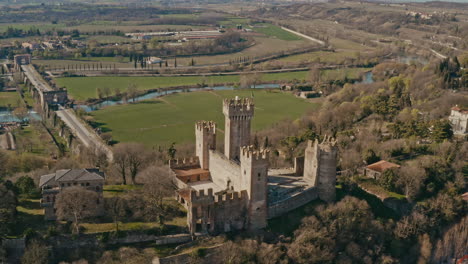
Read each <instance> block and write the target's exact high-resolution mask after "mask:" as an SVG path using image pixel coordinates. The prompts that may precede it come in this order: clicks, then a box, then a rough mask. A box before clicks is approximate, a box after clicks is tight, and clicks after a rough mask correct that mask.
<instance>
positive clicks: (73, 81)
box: [55, 71, 307, 100]
mask: <svg viewBox="0 0 468 264" xmlns="http://www.w3.org/2000/svg"><path fill="white" fill-rule="evenodd" d="M306 76H307V72H305V71H302V72H287V73H269V74H263V75H262V79H263V81H265V82H271V81H278V80H284V81H292V80H294V79H297V80H302V79H304V78H305V77H306ZM55 81H56V82H57V84H58V86H61V87H66V88H67V90H68V94H69V95H70V96H71V97H73V98H74V99H75V100H86V99H88V98H96V97H97V92H96V89H97V88H98V87H101V88H102V87H109V88H111V89H112V90H115V89H117V88H118V89H120V91H125V90H126V89H127V87H128V85H129V84H136V85H137V88H138V90H141V91H143V90H149V89H156V88H165V87H174V86H182V85H193V86H195V85H197V84H201V83H203V82H204V83H206V84H212V83H213V84H215V83H238V82H239V76H238V75H224V76H206V77H203V76H193V77H192V76H183V77H65V78H57V79H55Z"/></svg>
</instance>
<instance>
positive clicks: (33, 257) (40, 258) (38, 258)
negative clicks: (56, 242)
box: [21, 240, 49, 264]
mask: <svg viewBox="0 0 468 264" xmlns="http://www.w3.org/2000/svg"><path fill="white" fill-rule="evenodd" d="M47 263H49V249H48V248H47V246H46V245H44V244H43V243H41V242H39V241H38V240H32V241H31V242H29V245H28V247H27V248H26V250H25V251H24V254H23V256H22V257H21V264H47Z"/></svg>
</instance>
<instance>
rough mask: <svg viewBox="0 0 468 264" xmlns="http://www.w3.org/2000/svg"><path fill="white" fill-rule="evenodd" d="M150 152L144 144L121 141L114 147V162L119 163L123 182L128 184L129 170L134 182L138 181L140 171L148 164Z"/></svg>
mask: <svg viewBox="0 0 468 264" xmlns="http://www.w3.org/2000/svg"><path fill="white" fill-rule="evenodd" d="M147 153H148V152H147V151H146V149H145V146H144V145H143V144H139V143H121V144H118V145H117V146H116V148H115V149H114V163H115V164H116V165H117V167H118V170H119V173H120V175H121V176H122V182H123V184H127V180H126V175H127V172H129V174H130V177H131V179H132V183H133V184H135V183H136V176H137V174H138V172H140V170H141V169H142V168H143V167H144V166H145V165H146V163H147V162H146V161H147V159H148V154H147Z"/></svg>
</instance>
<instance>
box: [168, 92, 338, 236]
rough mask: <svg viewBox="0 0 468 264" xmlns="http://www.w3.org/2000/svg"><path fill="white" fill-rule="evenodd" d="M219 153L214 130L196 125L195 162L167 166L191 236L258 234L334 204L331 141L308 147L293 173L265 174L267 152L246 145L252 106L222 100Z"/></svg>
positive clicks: (334, 149) (334, 154)
mask: <svg viewBox="0 0 468 264" xmlns="http://www.w3.org/2000/svg"><path fill="white" fill-rule="evenodd" d="M223 113H224V116H225V128H224V151H223V152H222V151H221V150H220V149H218V148H217V144H216V132H217V128H216V124H215V123H214V122H212V121H201V122H197V123H196V124H195V136H196V150H195V152H196V157H192V158H189V159H179V160H171V161H170V162H169V166H170V168H171V169H172V171H173V173H174V181H175V184H176V186H177V191H176V193H177V199H178V201H179V202H180V203H182V204H183V205H184V206H185V207H186V209H187V212H188V213H187V224H188V228H189V230H190V232H191V233H198V232H201V233H221V232H229V231H233V230H242V229H247V230H257V229H261V228H265V227H266V226H267V220H268V219H271V218H274V217H278V216H280V215H282V214H285V213H287V212H289V211H291V210H293V209H295V208H298V207H300V206H303V205H305V204H307V203H308V202H310V201H312V200H315V199H322V200H324V201H327V202H330V201H333V200H334V199H335V182H336V157H337V146H336V141H335V140H334V139H332V138H329V137H325V139H324V140H323V141H322V142H321V143H320V142H319V141H318V140H316V141H309V142H308V145H307V148H306V150H305V156H304V157H299V158H296V160H295V166H294V168H284V169H270V168H269V164H268V161H269V155H270V152H269V150H268V149H255V148H254V147H253V146H251V145H250V139H251V121H252V119H253V117H254V103H253V101H252V100H251V99H239V98H236V99H226V100H224V101H223Z"/></svg>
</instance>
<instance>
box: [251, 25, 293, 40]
mask: <svg viewBox="0 0 468 264" xmlns="http://www.w3.org/2000/svg"><path fill="white" fill-rule="evenodd" d="M253 30H254V31H256V32H259V33H262V34H265V35H267V36H270V37H276V38H279V39H282V40H302V38H301V37H299V36H297V35H294V34H293V33H291V32H288V31H286V30H283V29H282V28H280V27H278V26H275V25H271V24H256V25H255V27H254V28H253Z"/></svg>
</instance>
